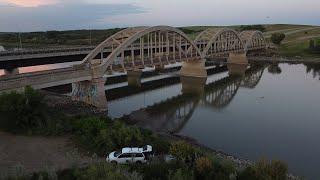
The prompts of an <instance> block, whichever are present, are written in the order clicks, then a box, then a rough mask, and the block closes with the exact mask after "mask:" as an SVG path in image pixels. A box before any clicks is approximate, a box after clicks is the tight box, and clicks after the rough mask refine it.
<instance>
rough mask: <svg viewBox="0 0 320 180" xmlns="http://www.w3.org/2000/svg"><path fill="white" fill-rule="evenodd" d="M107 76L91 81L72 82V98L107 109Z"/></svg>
mask: <svg viewBox="0 0 320 180" xmlns="http://www.w3.org/2000/svg"><path fill="white" fill-rule="evenodd" d="M105 82H106V79H105V78H102V77H101V78H95V79H92V80H91V81H81V82H76V83H72V94H71V97H72V100H75V101H82V102H85V103H87V104H90V105H93V106H95V107H97V108H99V109H101V110H107V98H106V93H105V86H104V85H105Z"/></svg>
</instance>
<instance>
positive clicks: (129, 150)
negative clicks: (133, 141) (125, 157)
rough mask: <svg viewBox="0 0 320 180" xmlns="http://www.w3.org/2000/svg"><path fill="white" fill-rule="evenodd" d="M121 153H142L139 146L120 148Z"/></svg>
mask: <svg viewBox="0 0 320 180" xmlns="http://www.w3.org/2000/svg"><path fill="white" fill-rule="evenodd" d="M121 152H122V153H142V151H141V150H140V149H139V148H129V147H127V148H122V151H121Z"/></svg>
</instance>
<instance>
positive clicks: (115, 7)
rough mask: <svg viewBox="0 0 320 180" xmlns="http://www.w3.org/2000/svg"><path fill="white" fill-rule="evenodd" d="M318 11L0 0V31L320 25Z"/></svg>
mask: <svg viewBox="0 0 320 180" xmlns="http://www.w3.org/2000/svg"><path fill="white" fill-rule="evenodd" d="M319 7H320V1H319V0H255V1H253V0H0V32H27V31H47V30H73V29H105V28H115V27H132V26H154V25H169V26H192V25H239V24H275V23H277V24H280V23H281V24H310V25H320V11H319Z"/></svg>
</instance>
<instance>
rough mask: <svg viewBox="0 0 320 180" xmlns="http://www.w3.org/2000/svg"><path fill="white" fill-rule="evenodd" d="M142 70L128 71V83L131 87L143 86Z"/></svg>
mask: <svg viewBox="0 0 320 180" xmlns="http://www.w3.org/2000/svg"><path fill="white" fill-rule="evenodd" d="M141 75H142V70H133V71H127V78H128V85H129V86H131V87H141Z"/></svg>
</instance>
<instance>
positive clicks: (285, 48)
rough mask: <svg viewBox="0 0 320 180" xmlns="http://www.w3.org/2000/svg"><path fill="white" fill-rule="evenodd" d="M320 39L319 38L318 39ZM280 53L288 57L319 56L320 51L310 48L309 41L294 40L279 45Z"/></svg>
mask: <svg viewBox="0 0 320 180" xmlns="http://www.w3.org/2000/svg"><path fill="white" fill-rule="evenodd" d="M318 41H319V40H318ZM279 53H280V55H281V56H286V57H296V56H300V57H312V58H319V57H320V52H319V51H315V50H312V49H309V41H307V40H305V41H302V42H293V43H288V44H282V45H280V47H279Z"/></svg>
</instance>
